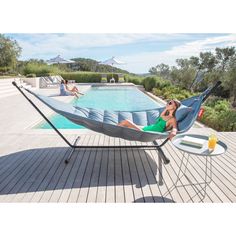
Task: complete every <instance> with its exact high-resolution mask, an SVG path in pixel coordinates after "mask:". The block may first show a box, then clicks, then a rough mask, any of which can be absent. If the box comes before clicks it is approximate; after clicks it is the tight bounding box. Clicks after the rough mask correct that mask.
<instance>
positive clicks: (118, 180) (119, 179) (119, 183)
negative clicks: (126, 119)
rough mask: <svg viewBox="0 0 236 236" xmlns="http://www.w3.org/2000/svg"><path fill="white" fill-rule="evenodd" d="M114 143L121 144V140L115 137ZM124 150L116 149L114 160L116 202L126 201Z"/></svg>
mask: <svg viewBox="0 0 236 236" xmlns="http://www.w3.org/2000/svg"><path fill="white" fill-rule="evenodd" d="M114 145H115V146H119V145H120V141H119V139H118V138H115V139H114ZM123 151H124V150H121V149H114V161H115V170H114V172H115V173H114V174H115V177H114V178H115V200H116V201H115V202H118V203H124V202H125V193H124V181H123V172H122V160H121V156H122V153H123Z"/></svg>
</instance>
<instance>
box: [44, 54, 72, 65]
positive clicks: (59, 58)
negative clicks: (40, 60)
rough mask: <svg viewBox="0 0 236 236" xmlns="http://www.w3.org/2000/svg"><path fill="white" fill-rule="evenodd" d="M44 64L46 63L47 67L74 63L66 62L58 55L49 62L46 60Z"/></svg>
mask: <svg viewBox="0 0 236 236" xmlns="http://www.w3.org/2000/svg"><path fill="white" fill-rule="evenodd" d="M46 62H47V64H48V65H53V64H69V63H75V62H74V61H72V60H67V59H64V58H62V57H61V56H60V55H58V56H56V57H54V58H51V59H50V60H47V61H46Z"/></svg>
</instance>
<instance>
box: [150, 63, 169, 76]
mask: <svg viewBox="0 0 236 236" xmlns="http://www.w3.org/2000/svg"><path fill="white" fill-rule="evenodd" d="M149 72H150V73H151V74H153V75H159V76H161V77H162V78H163V79H168V78H169V76H170V67H169V66H168V65H166V64H164V63H161V64H159V65H157V66H155V67H151V68H150V70H149Z"/></svg>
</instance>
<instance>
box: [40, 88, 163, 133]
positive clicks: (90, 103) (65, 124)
mask: <svg viewBox="0 0 236 236" xmlns="http://www.w3.org/2000/svg"><path fill="white" fill-rule="evenodd" d="M72 104H73V105H76V106H80V107H89V108H97V109H104V110H113V111H118V110H120V111H138V110H146V109H155V108H157V107H160V104H158V103H157V102H155V101H154V100H153V99H151V98H150V97H148V96H147V95H145V94H144V93H143V92H141V91H140V90H138V89H137V88H135V87H128V86H127V87H124V86H122V87H104V86H101V87H91V89H90V90H88V91H87V92H86V94H85V95H84V96H81V97H80V98H79V99H74V100H73V101H72ZM50 121H51V122H52V123H53V124H54V125H55V126H56V128H58V129H83V128H84V127H83V126H80V125H76V124H74V123H72V122H71V121H69V120H67V119H66V118H64V117H63V116H61V115H58V114H55V115H52V116H51V117H50ZM36 128H38V129H51V126H50V125H49V124H48V123H47V122H41V123H40V124H39V125H37V126H36Z"/></svg>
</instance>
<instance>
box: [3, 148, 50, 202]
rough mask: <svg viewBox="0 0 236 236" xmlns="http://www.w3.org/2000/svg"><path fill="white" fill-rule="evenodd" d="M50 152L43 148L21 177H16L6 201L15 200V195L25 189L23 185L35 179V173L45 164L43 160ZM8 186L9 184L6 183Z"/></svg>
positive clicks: (18, 195)
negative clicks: (43, 150)
mask: <svg viewBox="0 0 236 236" xmlns="http://www.w3.org/2000/svg"><path fill="white" fill-rule="evenodd" d="M51 154H52V152H51V150H50V149H48V150H45V152H43V153H42V154H41V155H40V156H39V157H38V158H37V160H36V161H35V160H34V162H33V164H32V166H30V167H29V168H28V169H26V172H25V173H24V174H23V175H22V177H21V178H20V177H17V179H18V180H17V182H16V183H15V185H14V187H13V188H12V189H10V188H9V189H10V190H9V192H10V196H9V197H8V198H7V201H8V202H11V201H12V200H13V199H14V198H15V201H17V198H16V196H17V197H19V198H20V196H22V195H23V194H24V193H25V192H26V191H27V188H26V187H25V186H26V185H27V184H28V185H29V184H31V183H32V182H34V181H35V178H36V177H37V175H38V174H39V173H40V172H41V171H42V170H43V168H44V167H45V165H44V164H43V163H44V162H45V160H46V159H47V158H48V157H49V156H50V155H51ZM8 186H9V185H8Z"/></svg>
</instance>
